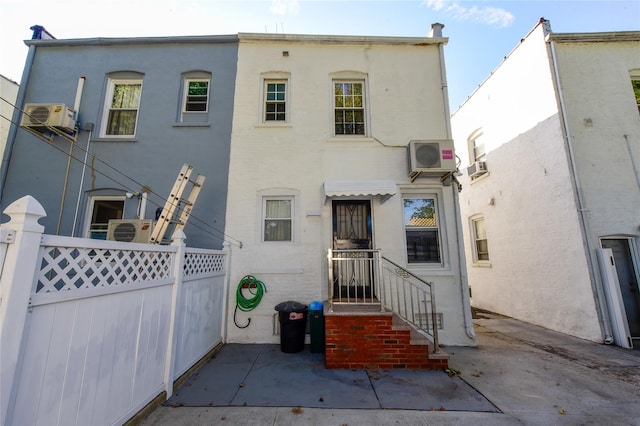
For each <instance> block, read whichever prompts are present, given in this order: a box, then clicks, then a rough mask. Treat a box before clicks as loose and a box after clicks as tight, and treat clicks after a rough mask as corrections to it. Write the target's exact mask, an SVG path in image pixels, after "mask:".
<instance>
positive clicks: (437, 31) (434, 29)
mask: <svg viewBox="0 0 640 426" xmlns="http://www.w3.org/2000/svg"><path fill="white" fill-rule="evenodd" d="M443 28H444V25H443V24H439V23H438V22H436V23H435V24H431V31H429V35H428V37H432V38H434V37H436V38H439V37H442V29H443Z"/></svg>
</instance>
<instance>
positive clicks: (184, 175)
mask: <svg viewBox="0 0 640 426" xmlns="http://www.w3.org/2000/svg"><path fill="white" fill-rule="evenodd" d="M192 172H193V166H190V165H188V164H185V165H183V166H182V169H180V173H178V177H177V178H176V182H175V183H174V184H173V188H172V189H171V193H170V194H169V197H167V202H166V203H165V205H164V207H163V208H162V212H161V213H160V217H159V218H158V223H156V226H155V227H154V228H153V233H152V234H151V239H150V240H149V242H150V243H151V244H163V245H166V244H169V243H171V239H172V236H173V234H174V232H176V231H177V230H180V229H184V226H185V225H186V224H187V221H188V220H189V217H190V216H191V210H192V209H193V205H194V204H195V203H196V199H197V198H198V195H199V194H200V189H202V185H203V184H204V180H205V176H203V175H198V176H197V177H196V179H195V180H190V177H191V173H192ZM190 183H191V184H192V186H191V190H190V191H189V195H188V196H187V198H186V199H185V198H182V194H183V193H184V191H185V189H186V188H187V186H188V184H190Z"/></svg>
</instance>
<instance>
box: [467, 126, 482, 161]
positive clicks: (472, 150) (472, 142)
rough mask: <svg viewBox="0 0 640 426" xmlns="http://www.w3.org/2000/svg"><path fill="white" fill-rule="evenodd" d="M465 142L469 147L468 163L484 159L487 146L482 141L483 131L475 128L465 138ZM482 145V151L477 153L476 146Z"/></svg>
mask: <svg viewBox="0 0 640 426" xmlns="http://www.w3.org/2000/svg"><path fill="white" fill-rule="evenodd" d="M467 144H468V147H469V160H470V161H469V163H474V162H476V161H486V158H487V147H486V146H485V144H484V141H483V133H482V131H480V130H476V131H475V132H473V133H472V134H471V136H469V138H468V139H467ZM480 146H481V147H482V151H481V152H480V154H478V148H479V147H480Z"/></svg>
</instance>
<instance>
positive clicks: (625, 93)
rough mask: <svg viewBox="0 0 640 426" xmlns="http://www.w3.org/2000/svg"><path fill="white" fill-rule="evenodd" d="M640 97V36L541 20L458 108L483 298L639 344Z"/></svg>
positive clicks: (470, 243)
mask: <svg viewBox="0 0 640 426" xmlns="http://www.w3.org/2000/svg"><path fill="white" fill-rule="evenodd" d="M634 93H635V96H634ZM639 104H640V32H637V31H631V32H608V33H580V34H559V33H558V34H556V33H553V32H552V31H551V28H550V24H549V22H548V21H546V20H544V19H541V20H540V22H539V23H537V24H536V26H535V27H534V28H533V29H532V30H531V31H530V32H529V33H528V34H527V35H526V36H525V37H524V38H523V39H522V40H521V41H520V42H519V43H518V45H517V46H516V47H515V48H514V49H513V50H512V51H511V52H510V53H509V54H508V55H507V56H506V57H505V59H504V60H503V62H502V63H501V64H500V65H499V66H498V67H497V68H496V69H495V70H494V71H493V72H492V73H491V75H490V76H489V77H488V78H487V79H486V80H485V81H483V82H482V83H481V84H480V85H479V86H478V88H477V89H476V90H475V91H474V92H473V93H472V94H471V95H470V96H469V97H468V98H467V100H466V101H465V102H464V103H463V104H462V105H461V106H460V107H459V108H458V109H457V110H456V111H455V112H454V114H453V115H452V127H453V134H454V140H455V144H456V153H457V155H458V156H459V157H460V158H461V170H463V171H464V169H466V173H464V174H463V176H462V177H460V180H461V182H462V184H463V187H464V189H463V191H462V192H461V195H460V203H461V215H462V224H463V230H464V242H465V251H466V255H467V259H468V271H469V285H470V287H471V290H472V299H471V300H472V305H473V306H474V307H478V308H482V309H487V310H491V311H494V312H498V313H501V314H504V315H508V316H511V317H514V318H517V319H520V320H523V321H527V322H530V323H534V324H538V325H541V326H544V327H547V328H550V329H553V330H556V331H559V332H563V333H566V334H570V335H573V336H577V337H581V338H584V339H588V340H591V341H594V342H605V343H614V342H615V343H616V344H618V345H620V346H624V347H630V346H631V345H632V341H633V340H635V342H636V344H638V339H640V289H639V287H638V283H639V282H640V275H639V274H640V250H639V244H640V176H639V172H640V114H639V109H638V105H639ZM614 265H615V268H614V269H613V271H614V272H613V273H611V271H612V266H614Z"/></svg>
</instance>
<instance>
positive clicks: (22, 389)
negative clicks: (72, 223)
mask: <svg viewBox="0 0 640 426" xmlns="http://www.w3.org/2000/svg"><path fill="white" fill-rule="evenodd" d="M4 213H5V214H7V215H8V216H10V217H11V220H10V221H9V222H7V223H5V224H3V225H1V226H0V237H1V238H0V271H1V275H0V326H1V331H0V332H1V333H2V334H1V335H0V339H1V340H0V357H1V358H0V359H1V388H0V398H1V403H2V405H1V407H0V408H1V411H0V424H2V425H13V424H15V425H44V424H46V425H113V424H115V425H119V424H122V423H124V422H126V421H127V420H129V419H130V418H131V417H132V416H133V415H135V414H136V413H137V412H138V411H139V410H140V409H142V408H143V407H144V406H145V405H147V404H148V403H149V402H151V401H152V400H153V399H154V398H156V397H157V396H158V395H159V394H160V393H162V392H163V391H166V392H167V398H168V397H169V396H171V394H172V392H173V381H174V380H175V379H176V378H178V377H179V376H180V375H182V374H183V373H184V372H185V371H187V370H188V369H189V368H190V367H191V366H193V365H194V364H195V363H196V362H197V361H198V360H200V359H201V358H202V357H203V356H204V355H206V354H207V353H208V352H209V351H210V350H211V349H213V348H214V347H215V346H216V345H218V344H219V343H221V342H222V341H223V330H224V324H223V318H225V315H224V312H223V311H224V309H225V303H224V300H225V289H226V287H227V286H226V284H227V283H226V279H227V273H226V272H227V269H228V260H229V259H228V257H229V251H228V247H225V250H222V251H220V250H204V249H191V248H187V247H186V246H185V239H184V233H182V232H181V231H179V232H177V233H176V235H174V243H173V244H172V245H170V246H160V245H148V244H134V243H119V242H115V241H97V240H90V239H84V238H70V237H58V236H50V235H43V234H42V232H43V227H42V226H41V225H40V224H38V219H40V218H41V217H44V216H45V212H44V209H43V208H42V206H41V205H40V204H39V203H38V202H37V201H36V200H35V199H34V198H33V197H30V196H26V197H24V198H21V199H20V200H18V201H16V202H15V203H13V204H11V205H10V206H9V207H7V209H6V210H5V211H4Z"/></svg>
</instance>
